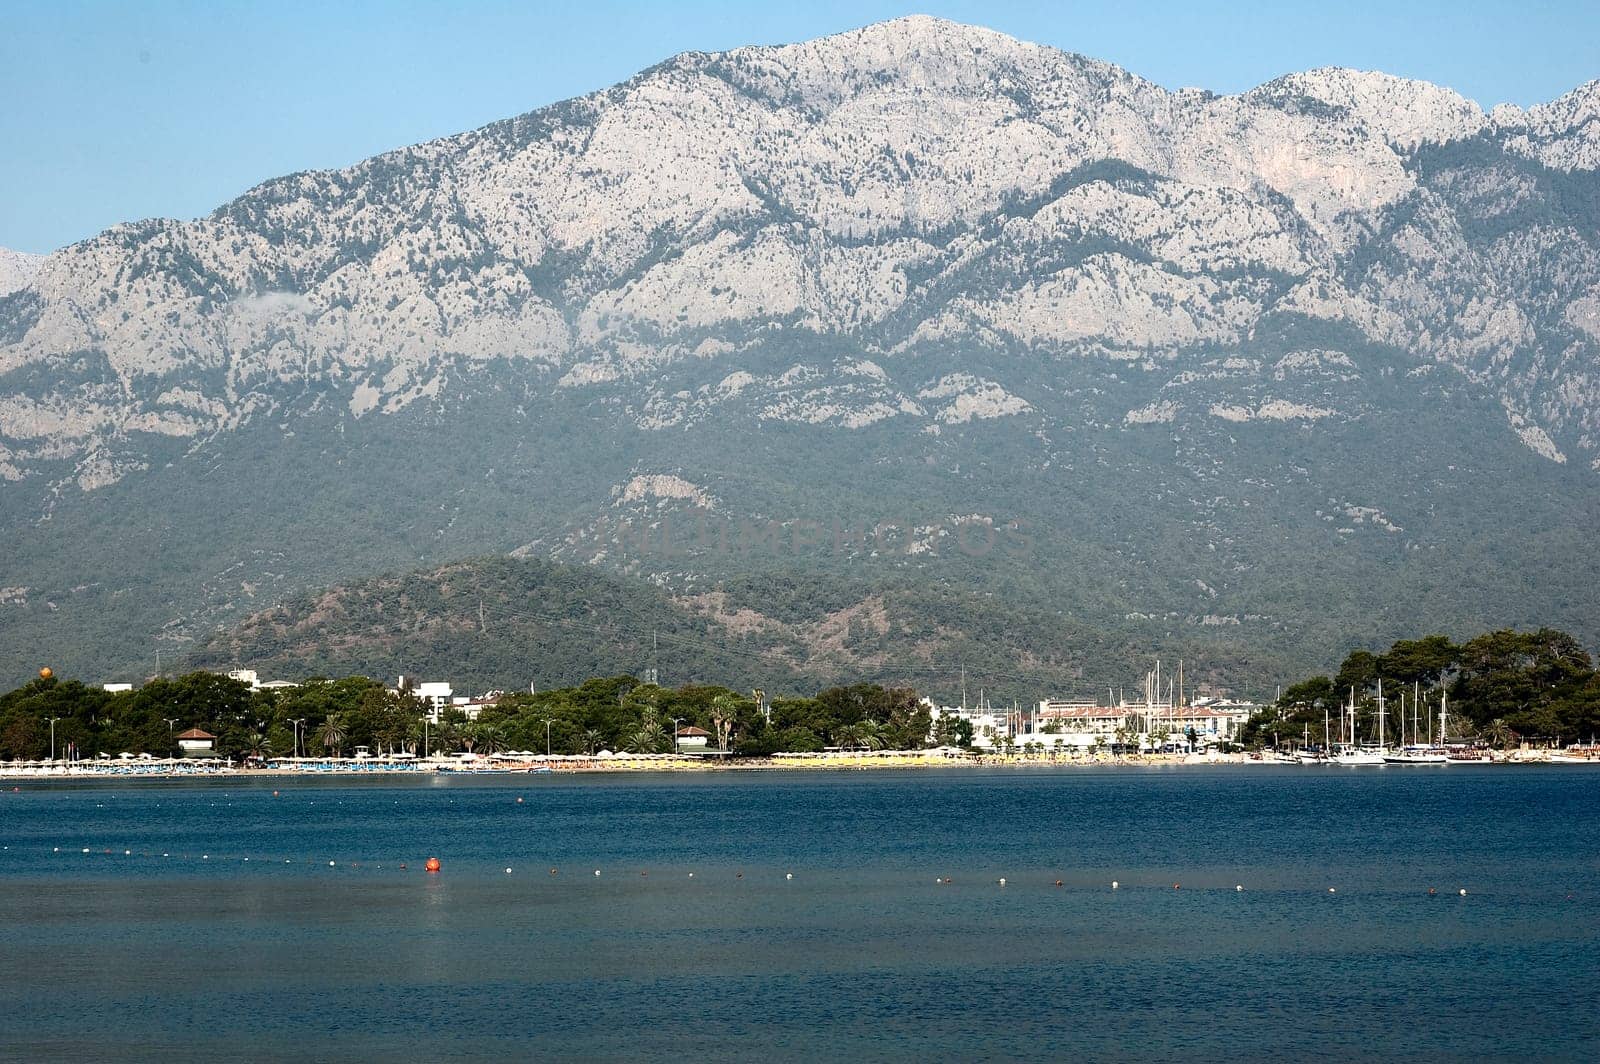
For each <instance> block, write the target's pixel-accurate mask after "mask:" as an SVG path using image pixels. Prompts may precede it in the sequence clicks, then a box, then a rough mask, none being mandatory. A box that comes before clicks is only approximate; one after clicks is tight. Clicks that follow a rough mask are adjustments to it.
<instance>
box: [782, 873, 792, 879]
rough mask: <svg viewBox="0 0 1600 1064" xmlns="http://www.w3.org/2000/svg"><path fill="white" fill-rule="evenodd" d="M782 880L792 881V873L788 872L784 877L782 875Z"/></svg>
mask: <svg viewBox="0 0 1600 1064" xmlns="http://www.w3.org/2000/svg"><path fill="white" fill-rule="evenodd" d="M783 878H784V879H793V878H794V873H793V872H789V873H787V874H786V875H784V877H783Z"/></svg>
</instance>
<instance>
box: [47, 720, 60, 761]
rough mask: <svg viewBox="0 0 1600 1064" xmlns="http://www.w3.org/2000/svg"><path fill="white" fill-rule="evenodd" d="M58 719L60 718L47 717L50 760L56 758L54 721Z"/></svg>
mask: <svg viewBox="0 0 1600 1064" xmlns="http://www.w3.org/2000/svg"><path fill="white" fill-rule="evenodd" d="M60 719H61V718H60V717H50V718H49V720H50V760H51V761H54V760H55V759H56V721H58V720H60Z"/></svg>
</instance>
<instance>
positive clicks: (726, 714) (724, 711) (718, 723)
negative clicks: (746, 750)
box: [711, 695, 740, 750]
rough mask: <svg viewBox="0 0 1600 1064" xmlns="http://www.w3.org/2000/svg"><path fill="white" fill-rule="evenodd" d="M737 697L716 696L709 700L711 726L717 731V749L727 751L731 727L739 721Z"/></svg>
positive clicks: (731, 732) (738, 699)
mask: <svg viewBox="0 0 1600 1064" xmlns="http://www.w3.org/2000/svg"><path fill="white" fill-rule="evenodd" d="M739 702H740V698H739V696H738V695H718V696H717V697H715V698H713V699H712V700H711V726H712V727H713V728H715V729H716V731H717V749H718V750H726V749H728V743H729V742H730V741H732V739H733V727H734V725H735V724H736V723H737V722H738V719H739Z"/></svg>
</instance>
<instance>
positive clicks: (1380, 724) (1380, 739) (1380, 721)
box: [1378, 676, 1383, 750]
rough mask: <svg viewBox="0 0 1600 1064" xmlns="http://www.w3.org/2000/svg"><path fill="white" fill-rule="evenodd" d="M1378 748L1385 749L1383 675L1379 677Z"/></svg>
mask: <svg viewBox="0 0 1600 1064" xmlns="http://www.w3.org/2000/svg"><path fill="white" fill-rule="evenodd" d="M1378 749H1380V750H1382V749H1383V677H1382V676H1380V677H1378Z"/></svg>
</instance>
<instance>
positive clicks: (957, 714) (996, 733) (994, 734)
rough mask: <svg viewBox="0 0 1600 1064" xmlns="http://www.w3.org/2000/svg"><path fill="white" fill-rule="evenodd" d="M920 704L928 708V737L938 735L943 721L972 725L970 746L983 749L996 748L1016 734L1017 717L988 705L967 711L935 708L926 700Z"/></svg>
mask: <svg viewBox="0 0 1600 1064" xmlns="http://www.w3.org/2000/svg"><path fill="white" fill-rule="evenodd" d="M922 704H923V705H925V706H927V707H928V714H929V716H930V717H932V719H933V729H932V731H931V733H930V736H937V735H938V734H939V722H940V721H941V720H945V719H950V720H964V721H966V722H967V723H968V724H970V725H972V745H973V746H974V747H980V748H983V749H989V748H991V747H994V746H997V745H999V744H1000V742H1001V741H1002V740H1005V739H1008V738H1010V737H1011V736H1013V735H1015V734H1016V732H1017V727H1018V721H1017V716H1016V714H1014V713H1012V712H1011V711H1010V710H1009V709H998V710H997V709H995V708H994V707H993V706H989V705H983V706H980V707H979V708H976V709H967V708H966V707H965V706H936V705H934V704H933V703H932V702H931V701H930V700H928V699H926V698H924V699H923V700H922Z"/></svg>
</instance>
